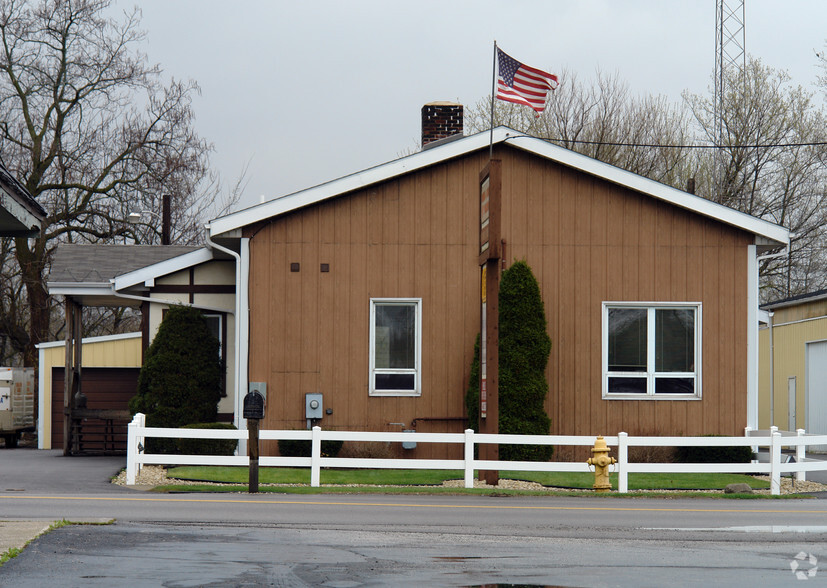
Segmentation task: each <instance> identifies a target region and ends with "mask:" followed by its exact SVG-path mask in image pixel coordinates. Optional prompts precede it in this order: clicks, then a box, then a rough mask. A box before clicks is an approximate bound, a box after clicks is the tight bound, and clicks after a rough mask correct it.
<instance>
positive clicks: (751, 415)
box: [746, 245, 758, 429]
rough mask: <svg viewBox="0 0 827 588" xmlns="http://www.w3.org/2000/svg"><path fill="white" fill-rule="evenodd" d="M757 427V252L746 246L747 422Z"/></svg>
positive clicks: (751, 246)
mask: <svg viewBox="0 0 827 588" xmlns="http://www.w3.org/2000/svg"><path fill="white" fill-rule="evenodd" d="M746 426H748V427H751V428H753V429H757V428H758V254H757V247H756V246H755V245H749V246H747V423H746Z"/></svg>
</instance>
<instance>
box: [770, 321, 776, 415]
mask: <svg viewBox="0 0 827 588" xmlns="http://www.w3.org/2000/svg"><path fill="white" fill-rule="evenodd" d="M774 314H775V313H774V312H773V311H770V312H769V315H770V318H769V329H770V427H772V426H773V425H775V345H774V344H773V339H772V329H773V324H772V317H773V315H774Z"/></svg>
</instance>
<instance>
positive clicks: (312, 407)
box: [304, 393, 324, 420]
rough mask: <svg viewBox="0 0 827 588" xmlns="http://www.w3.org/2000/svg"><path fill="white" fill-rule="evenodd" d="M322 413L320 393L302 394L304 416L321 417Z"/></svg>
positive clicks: (308, 417) (310, 417) (309, 417)
mask: <svg viewBox="0 0 827 588" xmlns="http://www.w3.org/2000/svg"><path fill="white" fill-rule="evenodd" d="M323 414H324V406H323V404H322V395H321V394H318V393H313V394H305V395H304V418H306V419H312V420H316V419H321V418H322V415H323Z"/></svg>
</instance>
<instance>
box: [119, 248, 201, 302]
mask: <svg viewBox="0 0 827 588" xmlns="http://www.w3.org/2000/svg"><path fill="white" fill-rule="evenodd" d="M213 259H214V253H213V251H212V249H209V248H207V247H202V248H201V249H197V250H196V251H192V252H190V253H185V254H184V255H179V256H177V257H172V258H170V259H166V260H164V261H160V262H158V263H154V264H152V265H148V266H146V267H142V268H140V269H137V270H135V271H132V272H129V273H126V274H121V275H119V276H116V277H115V279H114V289H115V290H116V291H118V292H120V291H122V290H125V289H127V288H131V287H133V286H136V285H140V284H145V283H146V282H147V281H148V280H154V279H155V278H159V277H161V276H166V275H169V274H172V273H175V272H177V271H181V270H182V269H187V268H189V267H193V266H196V265H199V264H202V263H206V262H208V261H212V260H213Z"/></svg>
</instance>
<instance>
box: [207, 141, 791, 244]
mask: <svg viewBox="0 0 827 588" xmlns="http://www.w3.org/2000/svg"><path fill="white" fill-rule="evenodd" d="M490 140H491V135H490V133H489V132H488V131H483V132H480V133H477V134H475V135H470V136H468V137H464V138H462V139H459V140H456V141H452V142H450V143H446V144H444V145H439V146H437V147H434V148H432V149H426V150H425V151H420V152H418V153H415V154H413V155H409V156H407V157H403V158H400V159H397V160H394V161H391V162H389V163H385V164H382V165H379V166H376V167H372V168H369V169H366V170H363V171H361V172H357V173H355V174H351V175H348V176H344V177H342V178H339V179H337V180H333V181H331V182H327V183H325V184H320V185H318V186H314V187H312V188H308V189H306V190H302V191H300V192H295V193H293V194H289V195H287V196H282V197H281V198H276V199H274V200H270V201H268V202H264V203H262V204H259V205H257V206H253V207H250V208H246V209H244V210H240V211H238V212H235V213H232V214H229V215H227V216H224V217H221V218H218V219H215V220H212V221H210V224H209V227H210V237H212V238H215V237H217V236H219V235H225V234H226V233H228V232H230V231H234V230H237V229H239V228H241V227H245V226H247V225H251V224H253V223H255V222H258V221H261V220H265V219H268V218H272V217H276V216H279V215H281V214H284V213H286V212H290V211H293V210H297V209H299V208H303V207H305V206H310V205H312V204H315V203H317V202H321V201H324V200H326V199H328V198H332V197H335V196H339V195H342V194H345V193H347V192H351V191H354V190H359V189H361V188H365V187H367V186H370V185H372V184H377V183H379V182H383V181H386V180H389V179H391V178H394V177H396V176H400V175H402V174H406V173H410V172H413V171H416V170H419V169H423V168H425V167H428V166H430V165H434V164H437V163H442V162H444V161H447V160H449V159H453V158H455V157H460V156H463V155H466V154H468V153H471V152H473V151H476V150H479V149H483V148H487V147H488V145H489V142H490ZM493 142H494V143H495V144H499V143H506V142H507V144H508V145H511V146H513V147H516V148H518V149H521V150H524V151H527V152H529V153H533V154H535V155H537V156H539V157H543V158H546V159H548V160H551V161H554V162H556V163H559V164H561V165H565V166H568V167H571V168H573V169H576V170H579V171H582V172H584V173H587V174H590V175H593V176H596V177H598V178H601V179H603V180H606V181H608V182H612V183H614V184H617V185H619V186H623V187H625V188H628V189H630V190H635V191H637V192H641V193H643V194H646V195H649V196H651V197H653V198H657V199H659V200H663V201H665V202H669V203H671V204H673V205H675V206H679V207H681V208H685V209H687V210H691V211H693V212H695V213H697V214H700V215H703V216H706V217H709V218H712V219H715V220H717V221H720V222H723V223H725V224H728V225H731V226H734V227H737V228H739V229H742V230H744V231H746V232H748V233H751V234H754V235H756V237H759V238H765V239H768V240H770V241H772V242H775V243H777V244H779V245H780V244H789V242H790V232H789V231H788V230H787V229H785V228H784V227H782V226H779V225H776V224H773V223H771V222H768V221H764V220H761V219H759V218H756V217H753V216H750V215H748V214H745V213H743V212H739V211H737V210H735V209H732V208H728V207H726V206H723V205H721V204H717V203H715V202H712V201H711V200H707V199H706V198H702V197H700V196H696V195H694V194H689V193H687V192H683V191H681V190H678V189H676V188H672V187H671V186H667V185H666V184H661V183H660V182H656V181H655V180H650V179H649V178H645V177H643V176H640V175H638V174H635V173H632V172H629V171H626V170H623V169H621V168H619V167H615V166H613V165H610V164H608V163H603V162H602V161H598V160H597V159H593V158H591V157H587V156H585V155H581V154H579V153H576V152H574V151H571V150H569V149H566V148H564V147H560V146H558V145H554V144H552V143H549V142H548V141H545V140H543V139H538V138H536V137H530V136H528V135H525V134H523V133H519V132H517V131H515V130H513V129H509V128H507V127H497V128H496V129H494V135H493Z"/></svg>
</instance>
